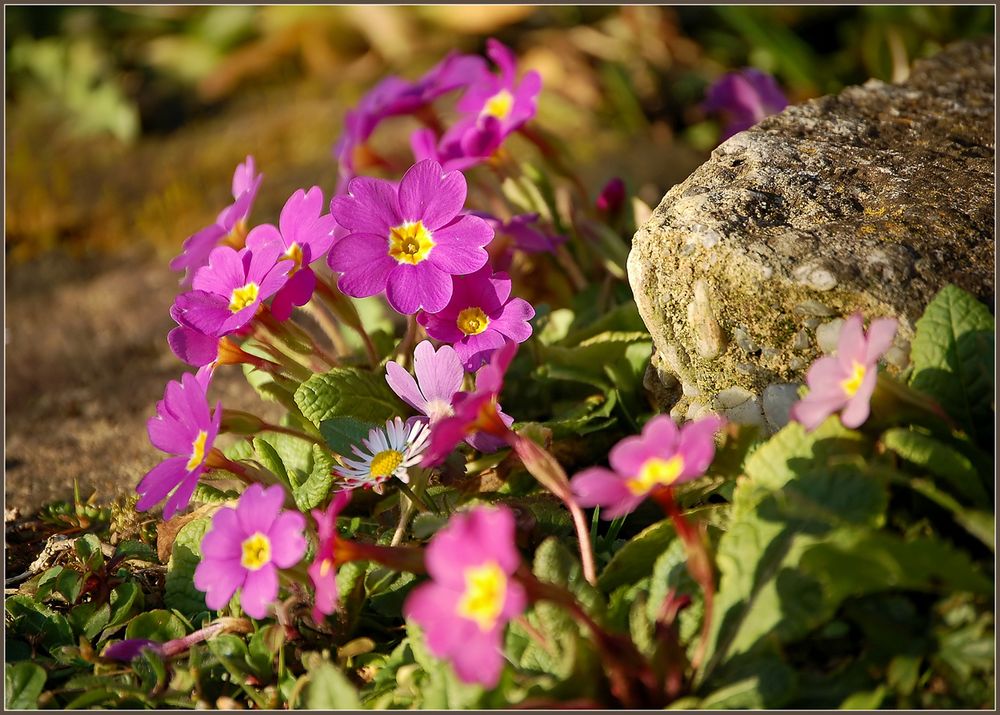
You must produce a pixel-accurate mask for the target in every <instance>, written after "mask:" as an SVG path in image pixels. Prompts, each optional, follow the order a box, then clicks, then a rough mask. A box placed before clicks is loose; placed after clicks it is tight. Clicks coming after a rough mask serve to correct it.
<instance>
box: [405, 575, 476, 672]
mask: <svg viewBox="0 0 1000 715" xmlns="http://www.w3.org/2000/svg"><path fill="white" fill-rule="evenodd" d="M459 596H460V593H459V591H457V590H455V589H450V588H445V587H444V586H442V585H440V584H438V583H435V582H434V581H428V582H426V583H422V584H421V585H419V586H417V587H416V588H415V589H413V590H412V591H410V593H409V595H408V596H407V597H406V601H405V602H404V603H403V613H404V614H405V616H406V617H407V618H408V619H411V620H413V621H415V622H416V623H418V624H419V625H420V627H421V628H423V630H424V634H425V636H426V638H427V645H428V647H429V648H430V649H431V652H432V653H434V655H436V656H438V657H439V658H446V657H448V655H449V654H450V653H452V652H453V651H454V650H456V648H460V647H461V645H462V643H463V642H464V638H463V636H464V635H465V633H463V631H465V632H466V633H467V632H469V631H470V629H469V628H468V626H464V625H460V624H459V621H460V620H464V619H460V618H458V616H457V614H456V613H455V610H456V606H457V603H458V599H459ZM469 625H471V626H472V627H473V628H475V627H476V626H475V624H471V623H470V624H469Z"/></svg>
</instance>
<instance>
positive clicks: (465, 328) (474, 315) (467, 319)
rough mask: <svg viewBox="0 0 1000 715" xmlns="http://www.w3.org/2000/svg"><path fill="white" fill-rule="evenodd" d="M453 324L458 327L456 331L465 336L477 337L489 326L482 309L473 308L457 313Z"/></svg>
mask: <svg viewBox="0 0 1000 715" xmlns="http://www.w3.org/2000/svg"><path fill="white" fill-rule="evenodd" d="M455 323H456V324H457V325H458V329H459V330H461V331H462V332H463V333H465V334H466V335H479V334H480V333H481V332H483V331H484V330H486V328H487V326H489V324H490V319H489V318H487V317H486V313H484V312H483V309H482V308H475V307H473V308H466V309H465V310H463V311H462V312H461V313H459V314H458V320H457V321H455Z"/></svg>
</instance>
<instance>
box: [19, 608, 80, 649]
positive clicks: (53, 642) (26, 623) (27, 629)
mask: <svg viewBox="0 0 1000 715" xmlns="http://www.w3.org/2000/svg"><path fill="white" fill-rule="evenodd" d="M4 608H5V609H6V611H7V618H8V620H7V634H8V636H9V635H12V634H17V635H21V636H25V637H28V638H31V639H36V638H38V636H39V635H40V636H41V644H42V646H43V647H44V648H46V649H47V650H48V651H49V652H50V653H51V652H52V651H53V650H55V649H56V648H59V647H61V646H67V645H75V644H76V639H75V638H74V637H73V628H72V627H71V626H70V624H69V620H67V618H66V616H64V615H62V614H61V613H57V612H56V611H53V610H52V609H51V608H49V607H48V606H45V605H44V604H41V603H36V602H35V601H34V600H32V599H31V598H30V597H29V596H10V597H8V598H6V599H4Z"/></svg>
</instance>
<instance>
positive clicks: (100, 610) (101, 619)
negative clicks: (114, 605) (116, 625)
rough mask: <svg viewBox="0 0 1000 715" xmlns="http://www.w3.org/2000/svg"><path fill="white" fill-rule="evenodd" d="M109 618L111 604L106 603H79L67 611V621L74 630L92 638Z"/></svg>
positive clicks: (102, 628)
mask: <svg viewBox="0 0 1000 715" xmlns="http://www.w3.org/2000/svg"><path fill="white" fill-rule="evenodd" d="M110 620H111V605H110V604H107V603H101V604H97V603H81V604H80V605H78V606H74V607H73V610H71V611H70V612H69V622H70V624H71V625H72V626H73V628H74V629H75V630H76V632H77V633H81V634H83V635H84V636H86V638H87V640H88V641H92V640H94V639H95V638H96V637H97V635H98V634H99V633H100V632H101V631H102V630H104V627H105V626H107V625H108V623H109V622H110Z"/></svg>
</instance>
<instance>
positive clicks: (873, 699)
mask: <svg viewBox="0 0 1000 715" xmlns="http://www.w3.org/2000/svg"><path fill="white" fill-rule="evenodd" d="M887 692H888V691H887V690H886V687H885V686H884V685H880V686H878V687H877V688H875V689H874V690H867V691H862V692H860V693H854V694H853V695H851V696H850V697H848V698H846V699H845V700H844V702H842V703H841V704H840V709H841V710H876V709H877V708H878V707H879V706H880V705H881V704H882V701H883V700H885V696H886V695H887Z"/></svg>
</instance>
